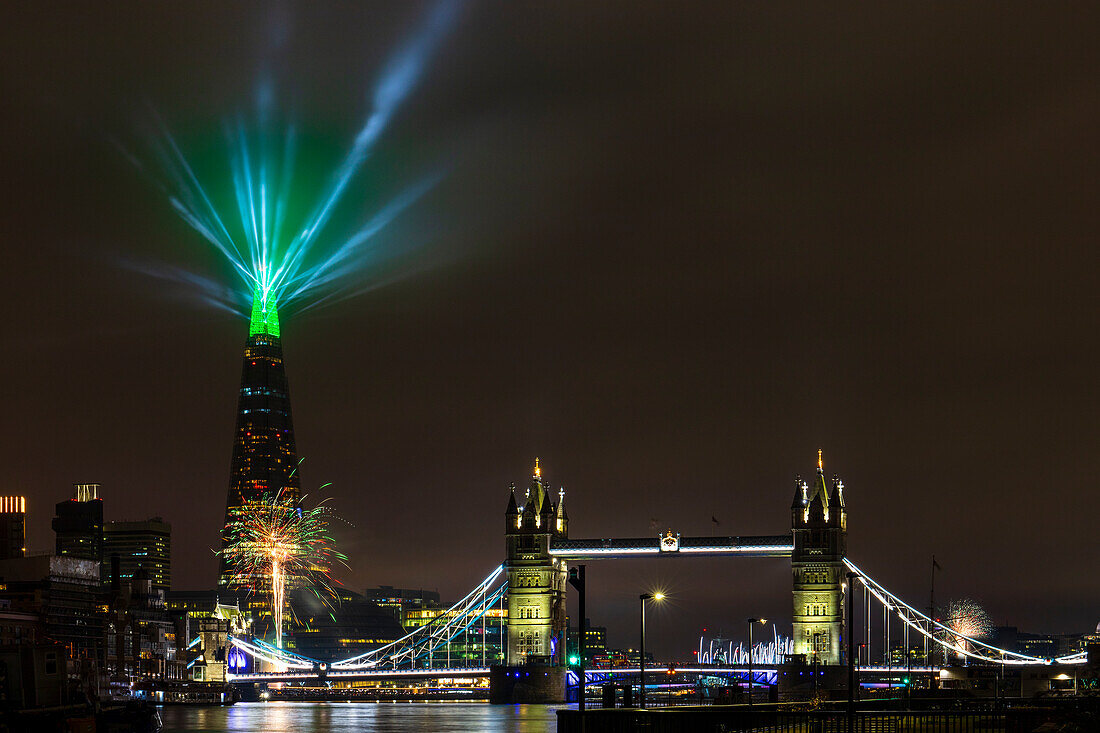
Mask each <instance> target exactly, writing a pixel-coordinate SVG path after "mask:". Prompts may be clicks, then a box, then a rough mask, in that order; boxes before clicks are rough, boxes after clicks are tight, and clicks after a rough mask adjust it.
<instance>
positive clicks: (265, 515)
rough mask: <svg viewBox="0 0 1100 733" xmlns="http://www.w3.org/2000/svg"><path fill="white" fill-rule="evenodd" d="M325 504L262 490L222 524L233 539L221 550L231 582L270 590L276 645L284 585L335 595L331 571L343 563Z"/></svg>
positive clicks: (280, 635)
mask: <svg viewBox="0 0 1100 733" xmlns="http://www.w3.org/2000/svg"><path fill="white" fill-rule="evenodd" d="M329 513H330V512H329V511H328V507H326V506H325V505H324V504H323V503H322V504H319V505H318V506H315V507H313V508H312V509H309V508H305V507H303V506H302V502H301V500H298V501H294V500H290V499H286V498H283V496H282V492H281V491H280V492H279V493H277V494H274V495H272V494H266V495H264V497H263V498H262V499H260V500H258V501H254V502H249V503H248V504H246V505H244V506H242V507H239V508H238V509H237V510H236V511H235V512H234V513H233V515H232V516H231V517H230V520H229V523H228V524H227V525H226V527H225V531H226V536H228V537H232V538H233V539H232V541H231V542H230V543H229V544H228V545H226V547H225V549H223V550H222V554H223V555H224V556H225V558H226V560H227V561H228V563H229V566H230V568H231V569H232V573H233V579H232V581H231V585H232V586H235V587H238V588H243V589H245V590H247V591H248V592H249V593H255V592H259V593H270V594H271V615H272V618H273V621H274V625H275V646H277V647H279V648H280V649H281V648H282V646H283V608H284V606H285V603H286V591H287V590H288V588H290V589H293V588H298V587H306V588H310V589H312V590H314V592H317V593H318V595H319V596H320V594H321V592H326V593H327V594H328V595H329V596H335V593H334V591H333V588H332V584H333V581H332V578H331V575H330V573H331V571H332V566H333V564H334V563H340V564H344V565H346V563H347V557H346V556H345V555H343V554H342V553H340V552H337V551H336V549H335V547H334V544H333V540H332V537H331V536H330V535H329V533H328V526H329V521H328V515H329Z"/></svg>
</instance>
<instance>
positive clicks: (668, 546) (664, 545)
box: [657, 529, 680, 552]
mask: <svg viewBox="0 0 1100 733" xmlns="http://www.w3.org/2000/svg"><path fill="white" fill-rule="evenodd" d="M657 537H658V539H660V540H661V552H679V551H680V533H679V532H677V533H676V534H672V530H671V529H670V530H668V531H667V532H665V533H664V534H663V535H657Z"/></svg>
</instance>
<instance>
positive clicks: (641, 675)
mask: <svg viewBox="0 0 1100 733" xmlns="http://www.w3.org/2000/svg"><path fill="white" fill-rule="evenodd" d="M664 598H665V594H664V593H661V592H660V591H657V592H656V593H642V594H641V595H640V596H638V601H639V602H640V603H641V606H642V644H641V646H642V648H641V650H640V651H639V653H638V707H640V708H644V707H645V602H646V601H657V602H658V603H660V602H661V601H663V600H664Z"/></svg>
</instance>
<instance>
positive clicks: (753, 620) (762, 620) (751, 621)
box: [747, 456, 820, 708]
mask: <svg viewBox="0 0 1100 733" xmlns="http://www.w3.org/2000/svg"><path fill="white" fill-rule="evenodd" d="M818 460H820V456H819V458H818ZM747 623H748V625H749V707H750V708H751V707H752V627H753V625H754V624H760V625H761V626H763V625H764V624H766V623H768V619H766V618H750V619H748V622H747Z"/></svg>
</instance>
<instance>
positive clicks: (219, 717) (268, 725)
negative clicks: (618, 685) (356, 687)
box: [161, 702, 557, 733]
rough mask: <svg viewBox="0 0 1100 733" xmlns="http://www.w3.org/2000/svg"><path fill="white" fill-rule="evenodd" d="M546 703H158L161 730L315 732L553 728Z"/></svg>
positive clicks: (532, 732) (515, 732) (521, 732)
mask: <svg viewBox="0 0 1100 733" xmlns="http://www.w3.org/2000/svg"><path fill="white" fill-rule="evenodd" d="M555 709H556V708H555V707H553V706H550V705H489V704H488V703H468V702H456V703H449V702H438V703H370V702H353V703H346V702H343V703H340V702H331V703H327V702H267V703H237V704H236V705H230V706H227V707H187V706H178V707H165V708H161V717H162V718H163V719H164V733H183V731H200V732H205V733H223V732H224V733H229V732H232V733H245V732H246V731H249V732H251V731H263V733H299V732H300V733H320V732H321V731H337V732H338V731H348V732H349V733H350V732H351V731H377V733H397V732H398V731H425V733H432V732H435V731H439V732H440V733H449V732H450V731H455V732H456V733H458V732H460V731H461V733H471V732H472V731H502V732H508V733H546V731H553V730H555V729H556V727H557V725H556V723H557V721H556V716H555V714H554V710H555Z"/></svg>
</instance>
